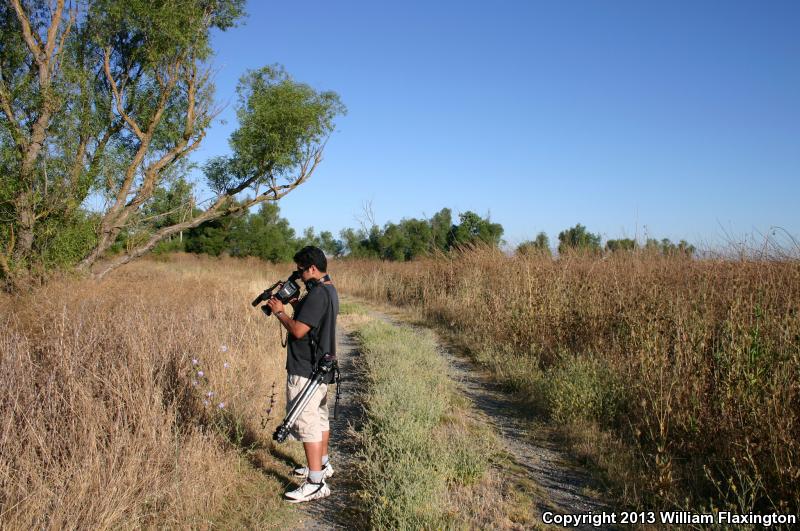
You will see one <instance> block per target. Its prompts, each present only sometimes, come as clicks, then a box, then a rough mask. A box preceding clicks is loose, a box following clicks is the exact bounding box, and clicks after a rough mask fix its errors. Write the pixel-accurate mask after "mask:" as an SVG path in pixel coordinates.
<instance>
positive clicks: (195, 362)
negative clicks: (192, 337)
mask: <svg viewBox="0 0 800 531" xmlns="http://www.w3.org/2000/svg"><path fill="white" fill-rule="evenodd" d="M198 363H200V362H199V361H197V358H192V365H197V364H198Z"/></svg>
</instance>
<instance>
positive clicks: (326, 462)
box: [322, 454, 329, 467]
mask: <svg viewBox="0 0 800 531" xmlns="http://www.w3.org/2000/svg"><path fill="white" fill-rule="evenodd" d="M328 461H329V459H328V455H327V454H326V455H323V456H322V466H323V467H324V466H325V465H327V464H328Z"/></svg>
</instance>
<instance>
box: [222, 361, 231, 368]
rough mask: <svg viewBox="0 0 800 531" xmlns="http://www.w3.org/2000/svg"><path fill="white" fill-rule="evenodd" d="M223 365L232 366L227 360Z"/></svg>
mask: <svg viewBox="0 0 800 531" xmlns="http://www.w3.org/2000/svg"><path fill="white" fill-rule="evenodd" d="M222 366H223V367H225V368H226V369H227V368H229V367H230V366H231V364H230V363H228V362H227V361H226V362H225V363H223V364H222Z"/></svg>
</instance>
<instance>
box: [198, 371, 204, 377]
mask: <svg viewBox="0 0 800 531" xmlns="http://www.w3.org/2000/svg"><path fill="white" fill-rule="evenodd" d="M205 375H206V373H204V372H203V371H197V376H198V377H200V378H202V377H203V376H205Z"/></svg>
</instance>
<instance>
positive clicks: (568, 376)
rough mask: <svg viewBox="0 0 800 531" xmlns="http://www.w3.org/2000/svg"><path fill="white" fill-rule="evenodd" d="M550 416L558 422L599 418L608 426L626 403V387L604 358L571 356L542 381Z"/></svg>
mask: <svg viewBox="0 0 800 531" xmlns="http://www.w3.org/2000/svg"><path fill="white" fill-rule="evenodd" d="M543 384H544V392H545V394H546V400H547V405H548V410H549V412H550V415H551V416H552V417H553V418H554V419H555V420H557V421H559V422H568V421H574V420H590V421H596V422H598V423H600V424H601V425H604V426H608V425H609V424H612V423H613V421H614V419H616V418H617V416H618V415H619V413H620V412H621V410H622V408H623V406H624V402H625V401H624V387H623V383H622V382H621V381H620V380H619V378H618V376H617V375H615V373H614V372H613V371H612V370H611V368H609V367H608V366H607V364H606V362H605V361H604V360H603V359H602V358H598V357H594V356H590V355H589V356H571V357H568V358H564V359H563V361H562V362H561V363H560V364H559V365H557V366H555V367H553V368H551V369H549V370H548V371H547V373H546V377H545V378H544V380H543Z"/></svg>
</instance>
